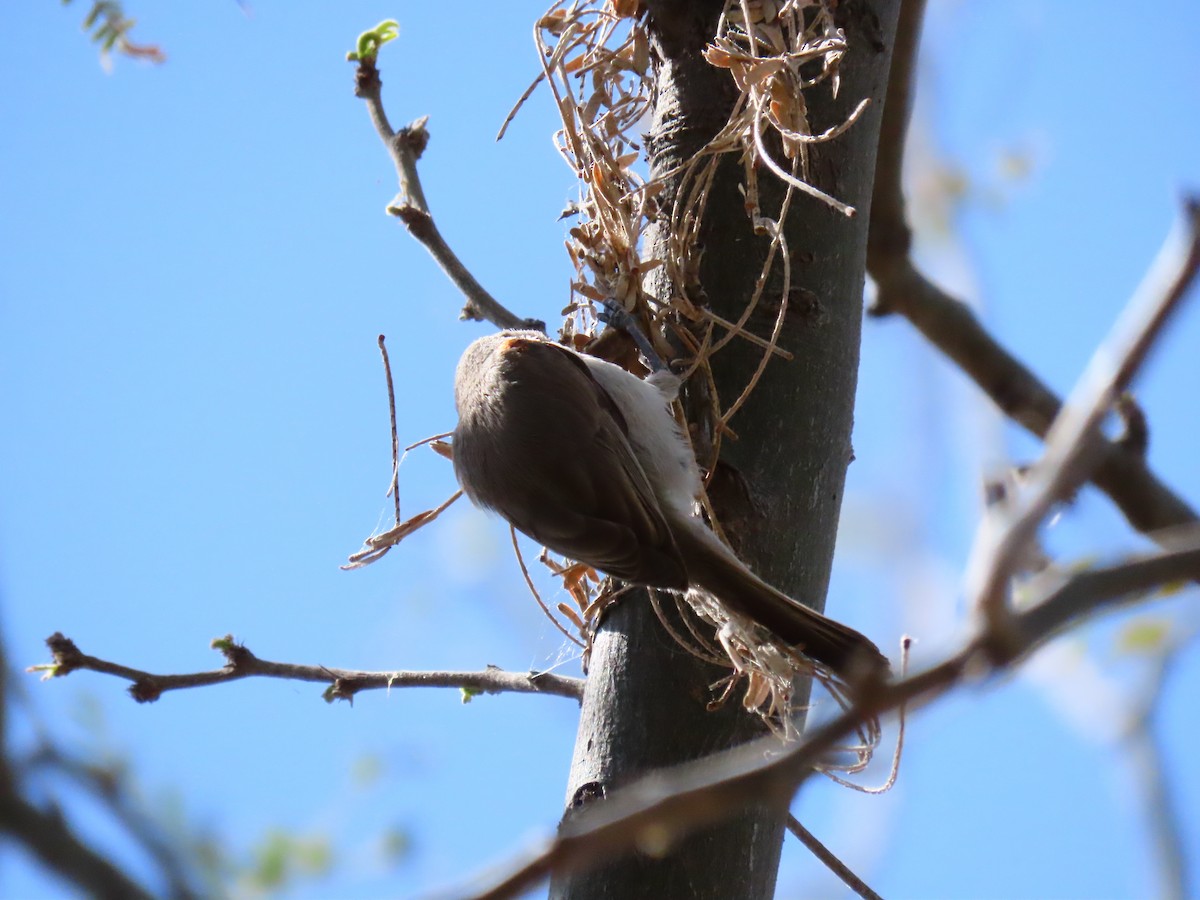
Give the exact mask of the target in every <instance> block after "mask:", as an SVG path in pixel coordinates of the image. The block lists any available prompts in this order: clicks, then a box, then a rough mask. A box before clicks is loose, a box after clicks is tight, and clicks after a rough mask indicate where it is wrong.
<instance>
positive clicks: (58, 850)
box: [0, 779, 152, 900]
mask: <svg viewBox="0 0 1200 900" xmlns="http://www.w3.org/2000/svg"><path fill="white" fill-rule="evenodd" d="M9 787H10V786H9V784H8V782H7V779H4V784H3V786H2V787H0V830H2V831H6V832H8V834H9V836H10V837H11V838H12V839H14V840H17V841H20V842H21V843H22V844H23V845H24V846H26V847H27V848H29V850H30V851H32V852H33V854H34V855H35V856H36V857H37V858H38V859H39V860H41V862H42V863H43V864H44V865H45V866H46V867H47V868H49V869H50V870H51V871H52V872H54V873H55V874H56V875H59V876H61V877H63V878H66V879H67V880H69V881H71V882H72V883H74V884H75V885H76V886H77V887H78V888H79V889H80V890H81V891H82V892H83V894H84V895H86V896H90V897H122V898H124V897H128V898H130V900H142V898H145V900H150V898H151V896H152V895H151V894H150V893H148V892H147V891H146V889H145V888H143V887H142V886H141V885H139V884H137V882H135V881H133V880H131V879H130V878H129V876H127V875H126V874H125V873H124V872H122V871H121V870H120V869H118V868H117V867H116V866H114V865H113V864H112V863H111V862H109V861H108V860H107V859H105V858H104V857H103V856H102V855H100V854H99V853H97V852H96V851H95V850H94V849H92V848H91V847H89V846H88V845H87V844H85V843H83V841H81V840H80V839H79V837H78V836H77V835H76V834H75V832H74V831H72V830H71V827H70V825H69V824H68V823H67V820H66V819H65V818H63V816H62V814H61V813H60V812H58V811H57V810H55V809H54V808H50V809H47V810H41V809H38V808H37V807H36V806H33V805H32V804H31V803H29V802H28V801H27V800H25V799H24V798H22V797H20V796H18V795H17V794H16V793H15V792H13V791H12V790H10V789H9Z"/></svg>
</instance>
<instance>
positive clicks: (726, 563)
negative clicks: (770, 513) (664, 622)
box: [675, 520, 890, 682]
mask: <svg viewBox="0 0 1200 900" xmlns="http://www.w3.org/2000/svg"><path fill="white" fill-rule="evenodd" d="M689 524H692V525H693V527H691V528H686V529H685V528H680V529H677V533H676V535H675V538H676V543H677V544H678V545H679V549H680V551H681V553H682V555H683V558H684V561H685V564H686V566H687V570H688V580H689V581H690V582H691V584H693V585H696V586H698V587H700V588H703V589H704V590H705V591H707V592H708V593H710V594H712V595H713V596H715V597H717V599H719V600H720V601H721V602H723V603H724V604H725V605H726V606H728V607H729V608H730V609H732V610H733V611H735V612H738V613H741V614H742V615H744V616H747V617H748V618H750V619H753V620H754V621H755V622H757V623H758V624H759V625H762V626H763V627H764V628H767V629H769V630H770V631H771V632H772V633H773V634H775V635H776V636H777V637H779V638H780V639H782V640H783V641H786V642H787V643H788V644H791V645H792V646H794V647H795V648H796V649H798V650H799V651H800V652H801V653H803V654H804V655H805V656H808V657H811V658H812V659H815V660H816V661H817V662H820V663H823V664H825V665H826V666H828V667H829V668H830V669H832V670H833V671H834V672H835V673H836V674H837V675H838V676H840V677H841V678H844V679H846V680H847V681H851V682H853V681H857V680H859V679H861V678H864V677H872V676H874V677H881V678H886V677H887V676H888V674H889V672H890V667H889V664H888V661H887V658H886V657H885V656H884V655H883V654H882V653H880V652H879V648H878V647H876V646H875V645H874V644H873V643H872V642H871V641H870V640H869V639H867V638H866V637H865V636H863V635H861V634H859V633H858V632H857V631H855V630H854V629H853V628H847V627H846V626H845V625H842V624H841V623H840V622H835V621H833V620H832V619H829V618H826V617H825V616H823V615H821V614H820V613H819V612H816V611H815V610H811V609H809V608H808V607H807V606H804V605H802V604H800V603H797V602H796V601H795V600H793V599H792V598H791V597H789V596H787V595H786V594H784V593H782V592H781V591H778V590H776V589H775V588H773V587H771V586H770V585H769V584H767V583H766V582H765V581H763V580H762V579H761V578H759V577H758V576H757V575H755V574H754V573H753V572H751V571H750V569H749V568H747V566H746V565H745V564H744V563H743V562H742V561H741V560H739V559H738V558H737V557H736V556H735V555H734V553H733V551H731V550H730V549H729V548H728V547H726V546H725V545H724V544H722V543H721V541H720V540H719V539H718V538H717V536H716V535H715V534H713V533H712V532H711V531H709V530H708V529H707V528H705V527H704V525H702V524H701V523H700V522H699V521H695V520H693V522H692V523H689ZM679 532H685V533H683V534H680V533H679Z"/></svg>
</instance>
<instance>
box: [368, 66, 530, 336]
mask: <svg viewBox="0 0 1200 900" xmlns="http://www.w3.org/2000/svg"><path fill="white" fill-rule="evenodd" d="M357 62H358V70H357V74H356V76H355V87H354V94H355V96H357V97H360V98H361V99H363V100H365V101H366V103H367V111H368V112H369V113H370V116H371V123H372V124H373V125H374V126H375V130H376V132H378V134H379V138H380V140H382V141H383V144H384V146H385V147H387V149H388V154H389V155H390V156H391V158H392V163H393V164H394V165H395V167H396V177H397V178H398V179H399V182H400V193H399V194H397V195H396V198H395V199H394V200H392V202H391V203H390V204H389V205H388V208H387V211H388V212H389V213H390V214H391V215H393V216H396V217H397V218H399V219H400V220H401V221H402V222H404V224H405V226H407V228H408V232H409V234H411V235H412V236H413V237H414V238H416V239H417V240H418V241H420V242H421V243H422V244H423V245H424V246H425V249H426V250H428V251H429V253H430V255H432V256H433V258H434V259H435V260H436V261H437V264H438V265H439V266H441V267H442V271H443V272H445V273H446V275H447V276H448V277H449V278H450V280H451V281H453V282H454V286H455V287H457V288H458V289H459V290H460V291H462V293H463V295H464V296H465V297H466V298H467V302H466V305H465V306H464V307H463V309H462V313H461V316H460V317H461V318H463V319H482V320H485V321H488V322H491V323H492V324H494V325H497V326H499V327H500V328H526V329H533V330H536V331H545V330H546V323H545V322H542V321H541V320H539V319H525V318H521V317H520V316H518V315H517V314H516V313H514V312H511V311H510V310H509V309H507V308H506V307H505V306H503V305H502V304H501V303H500V302H499V301H498V300H496V298H495V297H493V296H492V295H491V294H489V293H488V292H487V291H486V290H484V288H483V285H481V284H480V283H479V282H478V281H477V280H476V279H475V276H474V275H472V274H471V272H470V271H469V270H468V269H467V267H466V266H464V265H463V263H462V261H461V260H460V259H459V258H458V256H457V255H456V254H455V253H454V251H453V250H451V249H450V245H449V244H447V243H446V240H445V238H443V237H442V234H441V232H440V231H439V230H438V227H437V223H436V222H434V220H433V214H432V213H430V211H429V204H428V203H426V201H425V192H424V190H423V189H422V187H421V178H420V175H418V173H417V160H418V159H420V158H421V154H422V153H423V152H424V151H425V146H426V144H428V143H429V132H428V131H427V130H426V128H425V123H426V121H427V118H428V117H425V116H422V117H421V118H420V119H417V120H416V121H415V122H413V123H412V124H410V125H406V126H404V127H403V128H401V129H400V130H399V131H395V130H394V129H393V128H392V126H391V123H390V122H388V117H387V113H386V112H385V111H384V108H383V94H382V92H383V82H382V81H381V80H380V78H379V69H378V68H377V67H376V64H375V56H374V55H367V56H362V57H360V58H359V59H358V60H357Z"/></svg>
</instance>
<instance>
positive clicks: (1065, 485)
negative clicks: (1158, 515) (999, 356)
mask: <svg viewBox="0 0 1200 900" xmlns="http://www.w3.org/2000/svg"><path fill="white" fill-rule="evenodd" d="M1198 269H1200V200H1197V199H1194V198H1192V199H1189V200H1187V201H1186V203H1185V205H1184V218H1183V222H1182V223H1181V227H1179V228H1177V229H1176V230H1174V231H1172V233H1171V234H1170V235H1169V236H1168V237H1167V240H1166V242H1165V243H1164V244H1163V247H1162V249H1161V250H1160V251H1159V254H1158V257H1157V258H1156V259H1155V261H1154V263H1153V265H1152V266H1151V267H1150V270H1149V271H1148V272H1147V274H1146V277H1145V279H1144V280H1143V281H1142V283H1141V285H1139V287H1138V289H1137V291H1136V292H1135V293H1134V296H1133V298H1132V299H1131V300H1130V302H1129V304H1128V306H1127V307H1126V309H1125V312H1124V313H1123V314H1122V316H1121V318H1120V319H1119V320H1118V321H1117V323H1116V325H1115V326H1114V327H1113V330H1112V333H1111V334H1110V335H1109V337H1108V338H1107V339H1106V340H1105V342H1104V343H1103V344H1101V345H1100V347H1098V348H1097V349H1096V352H1095V353H1094V354H1093V356H1092V359H1091V361H1090V362H1089V363H1088V366H1087V368H1086V369H1085V370H1084V373H1083V375H1082V376H1081V377H1080V379H1079V382H1078V384H1077V385H1076V387H1075V389H1074V391H1073V392H1072V394H1071V397H1070V399H1069V400H1068V401H1067V404H1066V405H1065V406H1064V407H1063V409H1062V412H1061V413H1060V414H1059V415H1058V417H1057V418H1056V419H1055V421H1054V424H1053V425H1052V426H1051V428H1050V431H1049V432H1048V433H1047V435H1046V450H1045V454H1044V455H1043V457H1042V459H1041V461H1040V462H1039V463H1038V464H1037V465H1036V466H1034V467H1033V469H1032V471H1031V473H1030V476H1029V489H1028V490H1026V491H1024V492H1022V493H1021V494H1020V495H1018V497H1017V498H1016V500H1015V501H1014V503H1013V504H1012V505H1011V506H1008V507H1007V508H1006V507H1005V506H997V507H993V511H994V512H993V514H992V515H991V516H987V517H985V518H984V521H983V524H982V526H981V528H980V531H979V535H978V538H977V540H976V543H975V547H974V549H973V550H972V554H971V562H970V564H969V566H968V573H967V578H968V591H969V593H970V594H971V596H972V597H973V599H974V601H975V603H976V605H977V607H978V608H980V609H981V610H982V611H983V613H984V614H985V615H986V616H988V618H989V621H990V623H991V631H992V632H993V634H994V635H995V636H997V637H1000V638H1001V639H1003V636H1004V635H1003V632H1004V625H1005V624H1006V622H1007V619H1008V602H1007V599H1008V590H1007V586H1008V583H1009V580H1010V579H1011V577H1012V575H1013V574H1014V571H1015V568H1016V564H1017V561H1018V559H1019V557H1020V555H1021V554H1022V553H1023V552H1024V549H1025V547H1026V546H1028V544H1029V541H1030V540H1031V539H1032V538H1033V536H1034V534H1035V533H1036V531H1037V529H1038V527H1039V526H1040V525H1041V523H1042V520H1043V519H1044V518H1045V517H1046V515H1047V514H1048V513H1049V511H1050V509H1051V507H1052V506H1053V504H1054V503H1056V502H1058V501H1060V500H1062V499H1064V498H1065V497H1067V496H1068V495H1070V494H1071V493H1072V492H1074V491H1075V490H1076V489H1077V488H1078V487H1079V486H1080V485H1081V484H1083V483H1084V482H1085V481H1086V480H1087V479H1088V476H1089V475H1090V474H1091V473H1092V471H1093V470H1094V469H1095V466H1096V463H1097V462H1098V457H1099V451H1100V450H1101V449H1102V444H1101V441H1102V436H1101V434H1100V425H1101V423H1102V422H1103V420H1104V418H1105V416H1107V415H1108V414H1109V413H1110V412H1111V411H1112V409H1113V407H1114V404H1115V403H1116V401H1117V399H1118V397H1120V395H1121V393H1122V391H1124V390H1125V388H1127V387H1128V386H1129V383H1130V381H1131V380H1132V379H1133V376H1134V375H1135V373H1136V372H1137V371H1138V369H1139V368H1140V367H1141V365H1142V363H1143V362H1144V361H1145V359H1146V356H1147V354H1148V353H1149V352H1150V348H1151V347H1152V346H1153V344H1154V341H1155V340H1156V339H1157V338H1158V337H1159V336H1160V335H1161V334H1162V332H1163V329H1164V328H1165V327H1166V325H1167V322H1168V321H1169V320H1170V318H1171V315H1172V314H1173V313H1174V312H1175V311H1176V310H1177V309H1178V308H1179V306H1180V304H1181V302H1182V301H1183V298H1184V297H1185V296H1186V295H1187V292H1188V289H1189V288H1190V286H1191V284H1192V282H1193V280H1194V279H1195V276H1196V272H1197V270H1198ZM997 518H1001V519H1002V521H999V522H997V521H996V520H997Z"/></svg>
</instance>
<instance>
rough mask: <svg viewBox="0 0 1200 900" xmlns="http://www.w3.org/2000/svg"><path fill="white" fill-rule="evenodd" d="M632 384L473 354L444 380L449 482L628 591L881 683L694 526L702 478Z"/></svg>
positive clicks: (520, 339)
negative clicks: (690, 602)
mask: <svg viewBox="0 0 1200 900" xmlns="http://www.w3.org/2000/svg"><path fill="white" fill-rule="evenodd" d="M679 384H680V381H679V378H678V376H676V375H674V374H673V373H672V372H671V371H670V370H669V369H668V368H666V367H665V366H662V365H661V363H659V365H658V366H657V367H654V366H652V372H651V374H650V375H649V376H648V377H647V378H645V379H643V378H639V377H638V376H636V375H634V374H632V373H631V372H628V371H626V370H625V369H623V368H621V367H620V366H617V365H614V364H613V363H610V362H606V361H605V360H602V359H599V358H597V357H593V356H589V355H586V354H583V353H578V352H576V351H574V350H572V349H569V348H567V347H565V346H563V345H561V344H558V343H555V342H553V341H551V340H550V339H548V338H547V337H546V336H545V335H543V334H541V333H540V332H535V331H501V332H499V333H495V334H491V335H487V336H485V337H482V338H479V339H478V340H476V341H474V342H473V343H472V344H471V345H470V346H469V347H467V349H466V351H465V352H464V353H463V355H462V358H461V359H460V360H459V363H458V367H457V370H456V372H455V379H454V401H455V407H456V410H457V413H458V424H457V426H456V427H455V429H454V433H453V458H454V472H455V476H456V477H457V479H458V482H459V484H460V485H461V486H462V489H463V492H464V493H465V494H466V495H467V496H468V497H469V498H470V499H471V501H472V502H473V503H475V505H477V506H480V507H482V508H484V509H487V510H492V511H494V512H496V513H499V514H500V516H502V517H503V518H504V519H506V520H507V521H508V522H509V523H510V524H512V525H513V526H514V527H515V528H516V529H517V530H518V531H521V532H522V533H524V534H526V535H528V536H529V537H530V538H532V539H533V540H535V541H537V542H538V543H539V544H542V545H543V546H545V547H548V548H549V549H551V550H553V551H554V552H556V553H559V554H561V555H563V556H565V557H568V558H570V559H572V560H575V561H577V562H582V563H586V564H587V565H589V566H591V567H593V568H595V569H598V570H600V571H602V572H604V573H606V574H607V575H610V576H613V577H614V578H618V579H621V580H622V581H625V582H628V583H630V584H635V585H640V586H643V587H647V588H656V589H661V590H667V591H674V592H680V593H682V592H686V591H688V590H694V589H699V590H701V591H704V592H706V593H707V594H709V595H711V596H715V597H716V598H718V599H719V600H720V601H721V602H722V603H724V604H725V606H727V607H728V608H729V609H731V610H733V611H735V612H737V613H739V614H741V615H743V616H746V617H748V618H750V619H752V620H753V621H755V622H757V623H758V624H759V625H761V626H763V627H764V628H766V629H768V630H769V631H770V632H772V633H773V634H774V635H775V636H776V637H777V638H779V639H780V640H782V641H783V642H785V643H787V644H788V645H791V646H792V647H794V648H796V649H798V650H799V651H800V652H801V653H803V654H804V655H805V656H807V657H809V658H811V659H813V660H816V661H817V662H819V663H821V664H823V665H824V666H826V667H828V668H829V669H830V670H832V671H833V672H834V673H835V674H837V675H838V676H840V677H842V678H843V679H846V680H854V681H857V680H860V679H862V678H865V677H881V678H886V677H887V674H888V672H889V669H888V661H887V659H886V657H884V655H883V654H882V653H880V651H879V649H878V648H877V647H876V646H875V644H874V643H872V642H871V641H870V640H869V639H868V638H867V637H865V636H864V635H862V634H860V633H859V632H857V631H855V630H854V629H852V628H848V627H847V626H845V625H842V624H840V623H839V622H836V621H834V620H832V619H830V618H827V617H826V616H823V615H822V614H820V613H818V612H816V611H815V610H812V609H810V608H809V607H807V606H804V605H803V604H801V603H799V602H797V601H796V600H793V599H792V598H791V597H789V596H787V595H786V594H784V593H783V592H782V591H779V590H777V589H775V588H774V587H772V586H771V585H769V584H768V583H767V582H765V581H764V580H762V579H761V578H759V577H758V576H757V575H755V574H754V573H753V572H752V571H751V570H750V568H749V567H748V566H747V565H746V564H745V563H743V562H742V561H741V560H740V559H739V558H738V557H737V556H736V555H735V554H734V552H733V551H732V550H731V549H729V548H728V547H727V546H726V545H725V544H724V543H722V542H721V540H720V539H719V538H718V537H717V536H716V535H715V534H714V533H713V532H712V531H711V530H710V529H709V528H708V526H707V525H706V524H705V523H704V520H703V519H702V518H701V517H700V516H699V514H698V509H697V504H696V500H697V497H698V496H699V494H700V491H701V476H700V469H699V466H698V465H697V463H696V460H695V456H694V454H693V453H692V450H691V447H690V446H689V444H688V442H687V440H686V438H685V437H684V435H683V432H682V430H681V429H680V426H679V424H678V422H676V420H675V417H674V416H673V415H672V414H671V411H670V404H671V403H672V402H673V401H674V399H675V397H676V396H677V394H678V390H679Z"/></svg>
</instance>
